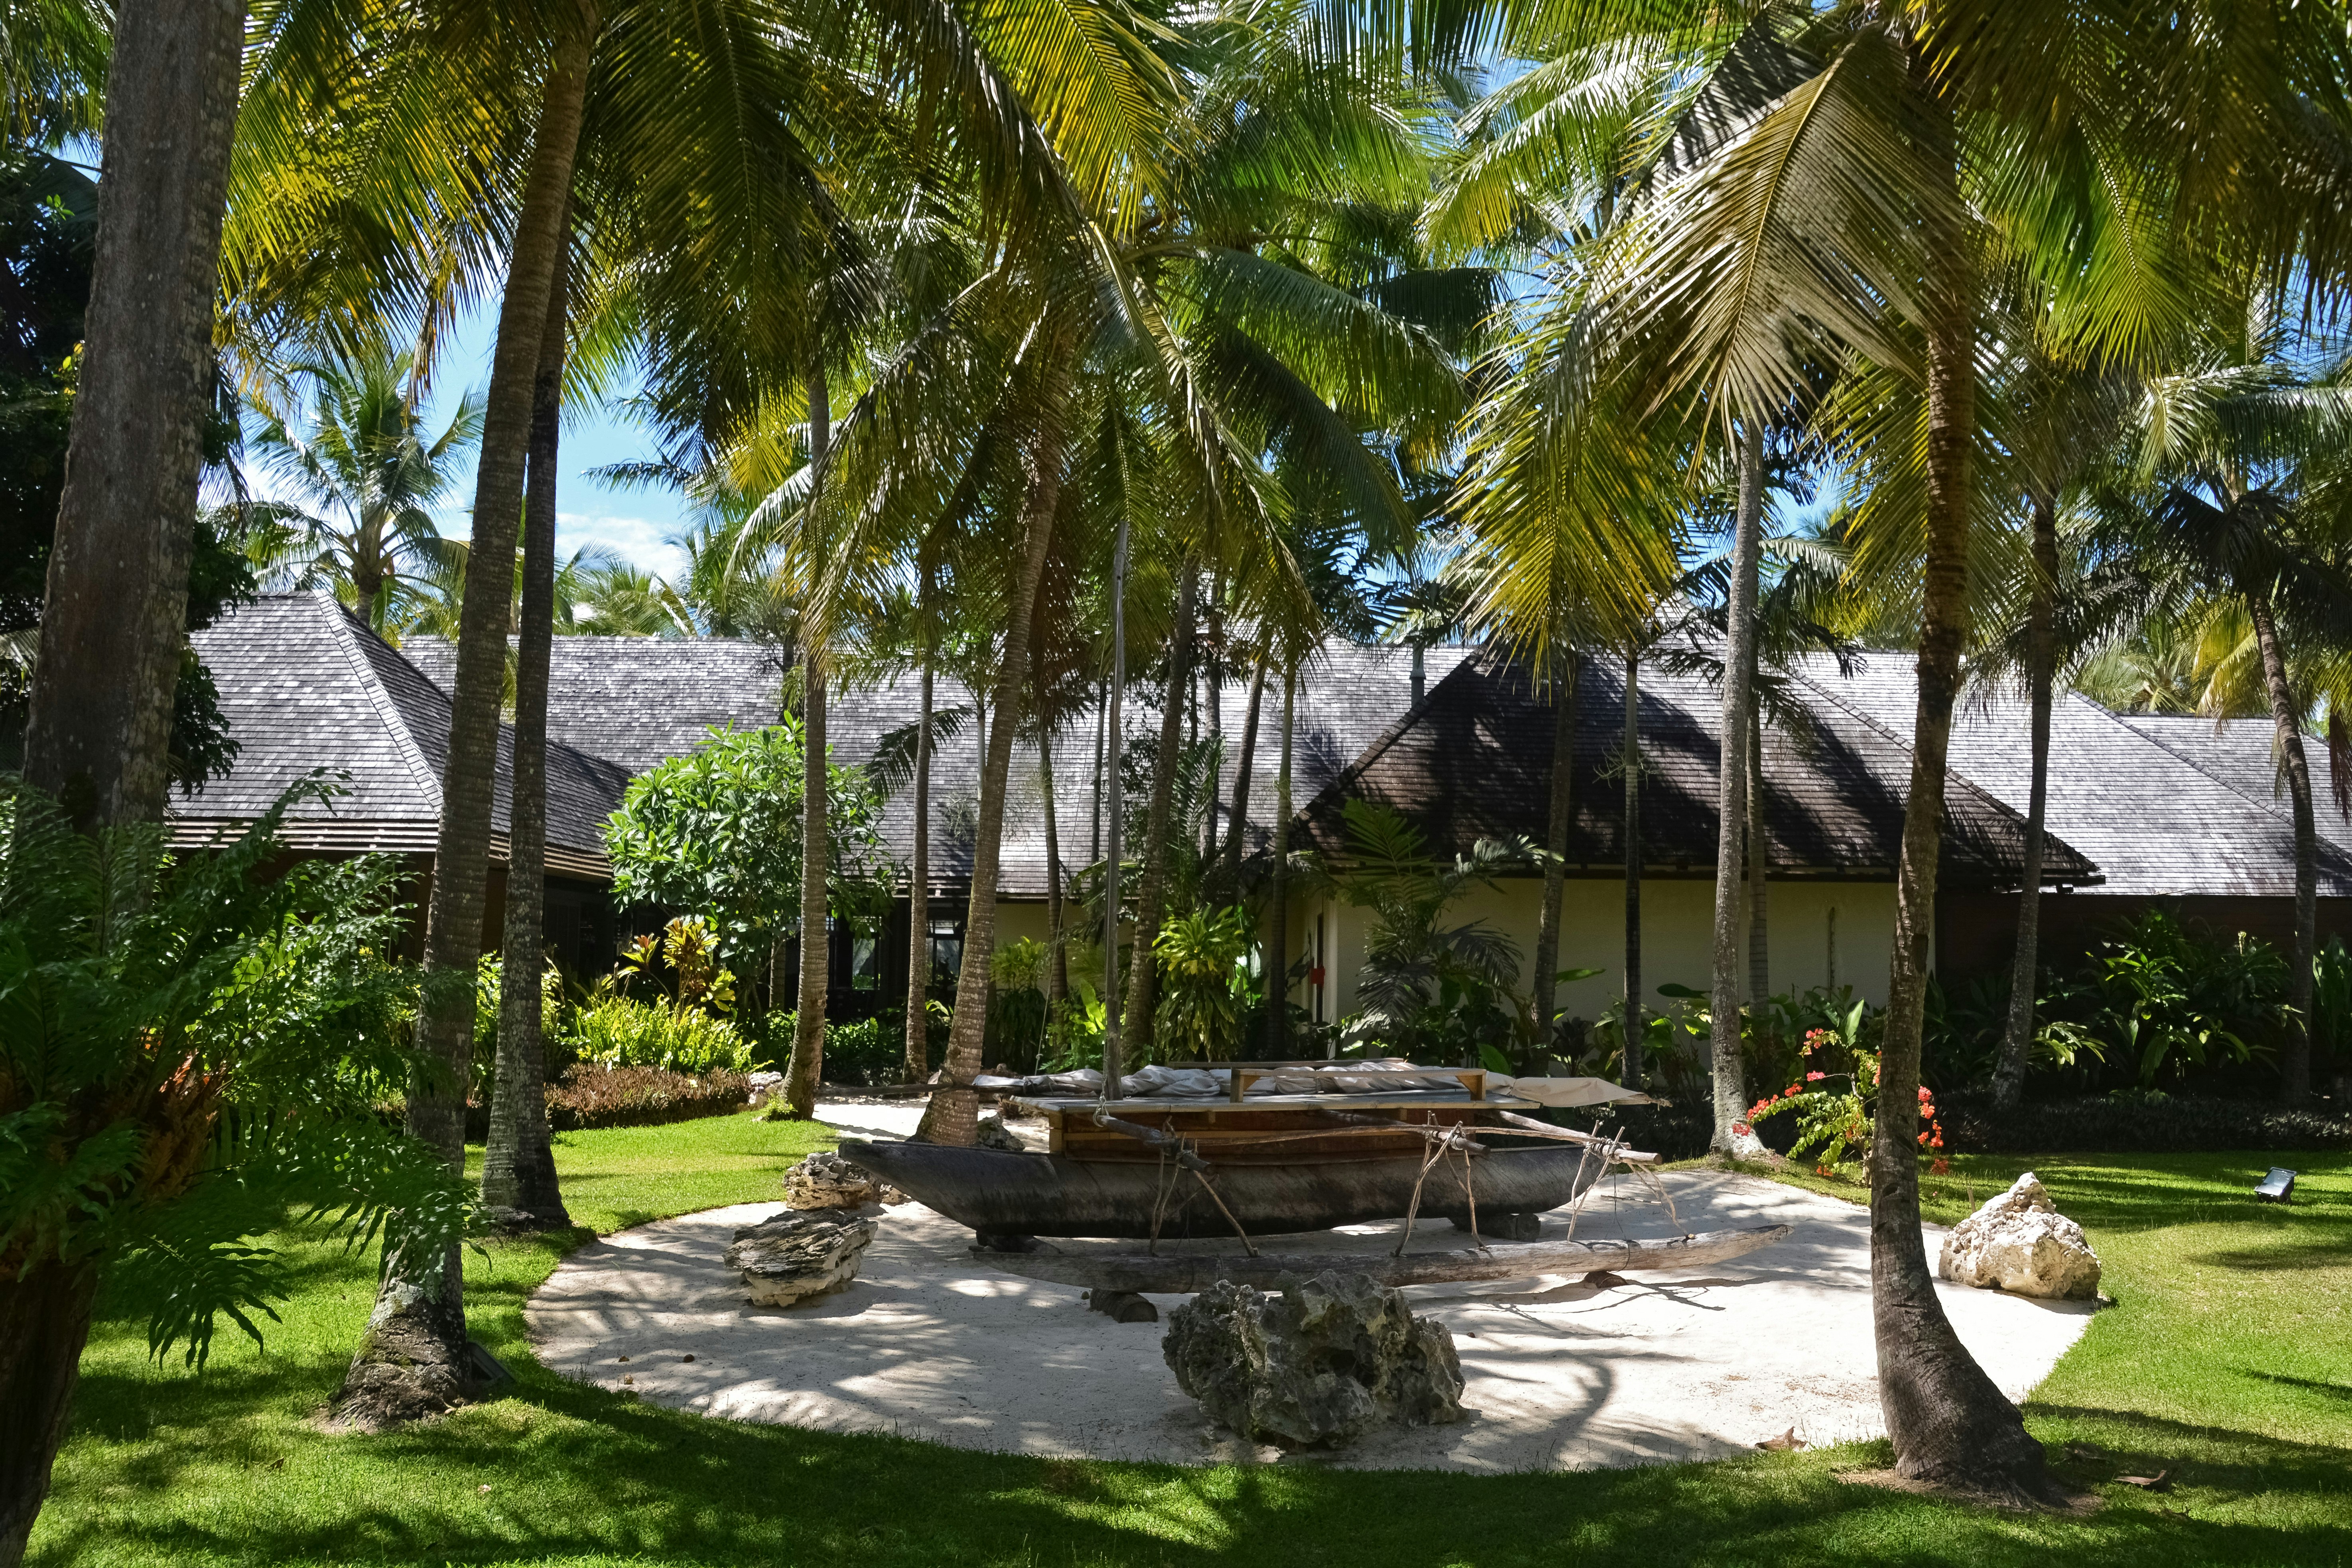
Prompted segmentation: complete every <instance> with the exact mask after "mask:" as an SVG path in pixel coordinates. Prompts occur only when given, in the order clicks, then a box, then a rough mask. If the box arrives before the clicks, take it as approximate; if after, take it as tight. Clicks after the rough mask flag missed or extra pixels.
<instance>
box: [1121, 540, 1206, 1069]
mask: <svg viewBox="0 0 2352 1568" xmlns="http://www.w3.org/2000/svg"><path fill="white" fill-rule="evenodd" d="M1196 575H1197V574H1196V573H1195V572H1194V571H1193V569H1192V563H1190V562H1187V563H1185V564H1184V565H1183V566H1182V568H1181V570H1180V571H1179V573H1178V576H1177V588H1176V633H1175V637H1174V640H1173V641H1172V642H1171V644H1170V646H1169V652H1168V660H1169V670H1168V704H1167V706H1166V708H1164V709H1163V710H1161V712H1160V754H1159V755H1158V756H1157V757H1154V758H1153V759H1152V763H1151V815H1150V819H1149V821H1150V826H1148V827H1147V828H1146V829H1145V830H1144V846H1143V880H1142V881H1141V882H1140V883H1139V885H1138V886H1137V888H1136V890H1135V951H1134V952H1133V954H1132V955H1131V956H1130V957H1129V961H1128V971H1127V1015H1126V1027H1125V1029H1124V1031H1123V1033H1124V1034H1125V1036H1126V1039H1127V1044H1128V1048H1129V1051H1130V1052H1131V1053H1132V1055H1133V1056H1134V1058H1135V1059H1137V1060H1138V1061H1142V1060H1148V1059H1149V1058H1150V1055H1151V1040H1152V1016H1151V1014H1152V1008H1153V1006H1154V1005H1156V1004H1157V1002H1158V1000H1159V994H1160V986H1159V978H1160V972H1159V965H1158V963H1157V961H1156V958H1157V955H1156V954H1155V953H1154V952H1152V944H1153V943H1154V942H1157V941H1158V940H1159V936H1160V903H1161V902H1162V901H1163V900H1165V899H1166V898H1167V895H1168V836H1169V830H1170V827H1171V823H1170V822H1169V818H1170V817H1171V816H1172V815H1173V814H1174V811H1175V795H1176V760H1177V755H1178V752H1179V750H1180V747H1181V742H1182V738H1183V731H1181V729H1180V728H1179V727H1178V726H1179V725H1180V724H1181V721H1182V720H1183V717H1184V710H1183V702H1182V699H1183V696H1184V693H1186V692H1188V691H1190V690H1191V689H1192V640H1193V615H1194V611H1193V606H1194V605H1195V604H1196V603H1197V602H1198V598H1197V591H1196V589H1195V587H1194V584H1193V579H1194V578H1195V576H1196Z"/></svg>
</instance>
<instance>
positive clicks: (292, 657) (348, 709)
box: [171, 594, 628, 881]
mask: <svg viewBox="0 0 2352 1568" xmlns="http://www.w3.org/2000/svg"><path fill="white" fill-rule="evenodd" d="M191 640H192V641H193V642H194V645H195V649H196V655H197V657H198V658H201V659H202V660H203V661H204V663H205V668H207V669H209V670H210V671H211V672H212V677H213V684H214V685H215V687H216V688H217V689H218V690H219V692H220V708H221V712H222V714H223V716H224V717H226V719H227V721H228V733H229V738H230V739H231V740H233V741H235V742H236V745H237V753H236V765H235V770H234V771H233V772H232V773H230V775H229V776H228V777H227V778H226V779H215V780H212V781H210V782H208V783H207V784H205V785H204V787H203V788H202V789H200V790H197V791H196V792H195V793H194V794H193V795H178V794H176V793H175V794H174V795H173V798H172V802H171V821H172V825H173V842H174V843H175V844H179V845H182V846H187V847H194V846H200V845H204V844H208V843H211V842H214V841H215V840H216V839H217V838H218V837H220V836H221V835H223V834H225V833H233V832H236V831H237V830H239V829H241V828H242V827H243V826H244V825H245V824H247V823H249V822H251V821H253V820H254V819H255V818H257V817H258V816H261V815H262V813H263V812H265V811H267V810H268V808H269V807H270V805H273V804H274V803H275V802H276V801H277V800H278V797H279V796H280V795H283V794H284V793H285V792H286V791H287V790H288V789H289V788H290V787H292V786H293V785H294V784H297V783H299V782H300V781H301V780H302V779H303V778H305V777H307V776H308V775H310V773H312V772H313V771H314V770H316V769H320V768H325V769H328V770H330V771H331V772H334V773H342V774H347V775H348V777H347V778H346V779H344V780H341V781H340V782H341V784H342V785H343V788H344V791H345V793H344V794H342V795H340V796H338V797H337V798H336V799H334V800H331V801H329V802H327V803H325V804H323V805H321V804H318V803H306V804H304V805H301V806H299V808H298V809H296V810H295V811H294V812H293V813H292V814H291V815H290V816H289V818H288V820H287V822H286V826H285V830H284V837H285V839H286V842H287V843H288V844H289V846H290V847H294V848H297V849H305V850H314V851H323V852H333V853H346V854H349V853H357V852H360V851H364V850H382V851H386V852H391V853H397V854H425V855H429V854H431V853H432V852H433V851H434V848H435V847H436V842H437V840H438V837H439V833H440V820H441V775H442V772H443V770H444V769H445V768H446V765H447V763H448V759H449V730H450V701H449V698H448V696H447V695H446V693H445V692H444V691H443V690H442V689H440V688H438V687H436V685H434V683H433V682H432V681H430V680H428V679H425V676H424V674H423V673H422V672H421V671H420V670H419V669H418V668H416V666H415V665H414V664H412V663H410V662H409V660H408V659H406V658H404V657H403V656H402V654H401V652H400V650H398V649H396V648H394V647H392V645H391V644H389V643H387V642H385V641H384V640H383V638H382V637H378V636H376V634H375V633H373V632H372V631H370V630H369V629H368V628H367V627H366V626H364V625H362V623H361V622H360V621H359V620H358V619H357V618H356V617H354V616H352V614H351V613H350V612H349V611H348V610H346V609H344V608H343V607H342V606H341V605H339V604H337V603H336V602H335V601H334V600H333V599H332V598H331V597H330V596H329V595H324V594H267V595H262V596H261V597H260V598H259V599H257V600H256V601H255V602H254V603H252V604H249V605H242V606H239V607H238V608H236V609H235V610H233V611H231V612H230V613H229V614H228V615H226V616H223V617H222V618H221V619H220V620H219V621H217V622H215V624H214V625H213V626H209V627H207V628H205V630H203V631H200V632H197V633H195V634H194V637H192V639H191ZM513 757H514V731H513V730H512V729H511V728H509V726H506V725H500V726H499V759H498V782H497V795H496V803H495V805H494V807H493V814H492V819H491V826H492V837H491V847H490V855H491V858H492V859H493V860H497V861H503V860H504V859H505V858H506V855H507V831H508V826H509V815H508V814H509V806H510V805H511V802H512V795H513V774H512V767H513ZM627 783H628V773H627V770H625V769H624V768H622V767H620V766H618V765H617V764H615V763H611V762H608V761H605V760H604V759H603V758H601V757H595V756H591V755H589V754H587V753H586V752H582V751H580V750H578V749H576V748H574V747H572V746H568V745H564V744H561V743H557V742H551V743H550V745H549V746H548V749H547V797H548V798H547V869H548V870H549V871H550V872H551V873H553V874H555V875H559V876H569V877H579V878H585V879H592V880H598V881H605V880H610V879H611V877H612V867H611V864H610V862H608V861H607V860H606V859H605V858H604V818H605V817H606V816H610V815H611V814H612V812H613V811H614V809H615V808H617V807H618V806H619V805H620V803H621V793H622V790H623V789H624V788H625V786H626V784H627Z"/></svg>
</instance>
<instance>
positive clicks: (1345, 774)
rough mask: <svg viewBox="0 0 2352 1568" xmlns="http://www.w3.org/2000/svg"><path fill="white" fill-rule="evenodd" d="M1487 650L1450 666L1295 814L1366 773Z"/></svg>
mask: <svg viewBox="0 0 2352 1568" xmlns="http://www.w3.org/2000/svg"><path fill="white" fill-rule="evenodd" d="M1357 646H1371V647H1377V646H1380V645H1377V644H1371V645H1357ZM1486 653H1487V650H1486V649H1485V648H1483V647H1480V648H1474V649H1472V650H1471V651H1470V653H1469V654H1468V656H1467V657H1465V658H1463V659H1462V660H1461V661H1460V662H1458V663H1456V664H1455V665H1454V668H1452V669H1449V670H1447V671H1446V672H1445V673H1444V675H1441V676H1439V677H1438V678H1437V683H1436V684H1435V685H1433V686H1431V687H1429V688H1428V689H1426V690H1424V691H1423V692H1422V694H1421V700H1420V701H1418V702H1415V703H1412V704H1410V705H1409V706H1407V707H1406V709H1405V710H1404V712H1403V714H1402V715H1401V716H1400V717H1399V718H1398V719H1397V721H1396V722H1394V723H1393V724H1391V725H1390V726H1389V727H1388V728H1387V729H1385V730H1383V731H1381V732H1380V734H1379V735H1378V736H1376V737H1374V739H1373V741H1372V743H1371V744H1370V745H1369V746H1366V747H1365V748H1364V749H1363V751H1362V752H1359V753H1358V754H1357V757H1356V760H1355V761H1354V762H1352V763H1349V764H1348V765H1347V766H1346V767H1344V768H1342V769H1340V770H1339V773H1337V774H1335V775H1333V777H1332V779H1331V782H1330V783H1328V784H1325V785H1324V786H1323V787H1322V788H1321V789H1319V790H1317V791H1316V792H1315V794H1314V795H1313V796H1312V797H1310V798H1309V799H1307V801H1305V802H1304V803H1302V804H1301V805H1299V806H1298V808H1297V811H1296V812H1295V813H1294V815H1296V816H1306V815H1307V812H1308V811H1310V810H1312V809H1314V807H1315V806H1317V805H1319V804H1321V802H1322V800H1323V798H1324V797H1325V796H1326V795H1333V794H1335V793H1337V792H1339V791H1342V790H1345V789H1346V788H1347V786H1348V785H1349V784H1353V783H1354V782H1355V781H1356V780H1357V779H1359V778H1360V777H1362V776H1363V773H1364V770H1365V769H1367V768H1369V767H1370V766H1371V765H1372V764H1373V763H1376V762H1378V761H1380V759H1381V756H1382V754H1384V753H1385V752H1387V751H1388V749H1389V748H1390V747H1391V746H1393V745H1395V744H1396V743H1397V742H1399V741H1401V740H1402V739H1403V738H1404V732H1405V731H1407V730H1410V729H1412V726H1413V725H1414V724H1415V723H1416V722H1417V721H1419V720H1420V718H1421V716H1422V714H1423V711H1425V710H1427V709H1428V707H1429V705H1430V704H1431V703H1432V702H1434V701H1435V700H1437V694H1438V693H1439V692H1440V691H1443V690H1444V689H1445V687H1446V686H1447V684H1448V683H1449V682H1451V681H1452V680H1454V678H1455V677H1457V676H1459V675H1460V674H1461V673H1462V672H1463V671H1464V670H1465V669H1468V668H1471V667H1472V666H1473V665H1476V664H1481V663H1484V662H1486Z"/></svg>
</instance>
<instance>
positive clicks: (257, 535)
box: [239, 341, 482, 631]
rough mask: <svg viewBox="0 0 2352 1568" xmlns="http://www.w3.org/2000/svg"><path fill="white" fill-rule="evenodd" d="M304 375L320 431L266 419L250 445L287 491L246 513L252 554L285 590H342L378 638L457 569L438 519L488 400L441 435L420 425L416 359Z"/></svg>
mask: <svg viewBox="0 0 2352 1568" xmlns="http://www.w3.org/2000/svg"><path fill="white" fill-rule="evenodd" d="M294 374H295V376H296V377H297V378H298V379H299V381H303V382H307V383H308V384H309V385H310V397H309V402H310V414H309V418H308V421H307V423H308V425H309V426H310V427H309V429H308V431H307V433H306V432H304V431H302V430H300V429H299V428H298V427H297V426H298V416H295V415H293V414H292V413H290V412H288V411H280V410H269V409H265V411H264V417H263V421H262V425H261V427H260V428H259V429H258V430H257V431H256V432H255V433H254V435H253V436H252V437H250V438H249V439H248V442H247V447H248V450H250V451H251V452H252V453H254V454H255V455H256V456H257V458H259V461H260V466H261V468H262V469H263V471H265V472H266V473H268V474H270V475H271V476H272V477H274V478H275V479H277V480H278V484H279V486H280V487H282V489H283V491H284V492H287V493H286V494H284V495H283V497H282V499H280V500H276V501H274V502H259V503H254V504H251V505H248V506H247V507H245V508H242V509H239V510H242V511H243V512H244V513H245V518H244V519H243V520H241V521H242V522H243V528H242V531H243V532H244V534H245V537H246V539H247V552H248V553H249V554H250V555H252V556H253V557H254V559H255V561H256V563H257V565H258V566H259V567H260V568H261V569H262V571H263V573H264V574H265V581H268V582H271V583H272V584H274V585H278V586H284V587H291V588H298V589H308V588H315V587H318V586H320V584H332V585H333V587H334V588H335V590H336V593H337V596H338V597H340V598H341V599H342V600H343V602H344V603H345V604H347V605H350V606H351V608H352V612H353V613H354V614H355V615H357V616H359V617H360V619H361V620H362V621H364V622H366V623H367V625H368V626H372V627H373V628H374V629H375V630H377V631H383V629H384V628H385V627H386V626H387V625H396V624H397V622H398V620H399V618H400V617H399V615H398V605H399V603H400V600H401V599H402V597H403V596H404V593H405V592H407V591H410V590H412V589H413V587H414V585H415V584H416V583H417V582H419V581H420V580H421V579H423V578H425V577H426V576H427V575H429V574H430V573H431V571H432V570H433V569H434V568H436V567H438V566H442V565H444V564H445V563H446V561H447V548H446V547H447V542H446V541H445V540H443V539H442V537H441V531H440V530H439V529H438V528H437V527H436V525H435V523H434V520H433V513H434V510H435V509H436V507H438V506H439V505H440V504H441V503H442V502H443V500H445V499H446V497H447V495H448V493H449V489H450V487H451V486H452V485H453V484H455V483H456V482H457V472H456V470H457V466H458V464H459V463H460V462H461V461H462V460H463V459H464V458H465V457H466V455H467V453H468V452H469V451H470V450H471V449H472V448H473V447H474V446H475V444H476V443H478V441H479V440H480V439H481V434H482V406H481V402H480V400H479V399H478V397H476V396H475V395H473V394H471V393H467V394H466V395H463V396H461V397H460V398H459V399H458V400H457V407H456V409H455V410H453V411H452V413H451V414H450V416H449V419H448V421H447V423H446V424H445V425H444V426H442V428H441V431H440V434H438V435H437V436H436V435H434V434H432V433H431V428H430V426H427V425H426V424H425V422H424V420H423V419H422V418H421V417H420V410H419V409H418V406H417V405H418V401H419V392H420V387H419V384H418V382H419V375H418V366H417V363H416V360H415V355H414V354H412V353H399V352H395V351H394V350H393V349H392V348H391V347H390V346H389V345H387V344H385V343H383V342H380V341H379V342H373V343H370V344H368V345H366V346H364V347H362V349H361V350H359V351H358V352H357V353H352V354H348V355H336V356H333V357H329V358H322V359H319V360H313V361H306V362H304V363H299V364H298V365H297V366H295V369H294Z"/></svg>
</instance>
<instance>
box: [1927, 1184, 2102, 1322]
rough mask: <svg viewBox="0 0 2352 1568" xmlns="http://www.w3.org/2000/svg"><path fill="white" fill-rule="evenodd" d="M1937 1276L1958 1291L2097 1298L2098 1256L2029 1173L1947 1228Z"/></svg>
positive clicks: (2078, 1298)
mask: <svg viewBox="0 0 2352 1568" xmlns="http://www.w3.org/2000/svg"><path fill="white" fill-rule="evenodd" d="M1936 1272H1937V1273H1938V1274H1940V1275H1942V1276H1943V1277H1944V1278H1945V1279H1953V1280H1958V1282H1959V1283H1960V1284H1963V1285H1975V1286H1978V1287H1980V1288H1982V1289H1993V1290H2007V1291H2009V1292H2011V1294H2013V1295H2019V1296H2041V1297H2045V1298H2048V1299H2050V1300H2074V1301H2083V1300H2090V1299H2091V1298H2093V1297H2095V1296H2096V1295H2097V1294H2098V1293H2099V1255H2098V1254H2097V1253H2095V1252H2094V1251H2092V1250H2091V1244H2090V1242H2089V1241H2088V1240H2087V1239H2086V1238H2085V1237H2084V1235H2083V1227H2082V1226H2079V1225H2076V1224H2075V1223H2074V1221H2073V1220H2071V1219H2068V1218H2067V1217H2066V1216H2065V1215H2062V1214H2060V1213H2059V1212H2058V1209H2057V1206H2056V1205H2053V1203H2052V1202H2051V1201H2050V1194H2048V1193H2047V1192H2045V1191H2043V1190H2042V1183H2041V1182H2040V1180H2038V1179H2037V1178H2036V1177H2035V1176H2034V1174H2033V1173H2032V1172H2031V1171H2028V1172H2026V1173H2025V1174H2023V1175H2021V1176H2020V1177H2018V1178H2017V1184H2016V1185H2014V1186H2012V1187H2011V1188H2010V1189H2009V1191H2007V1192H2005V1193H2003V1194H2000V1196H1999V1197H1997V1198H1995V1199H1993V1200H1992V1201H1991V1202H1990V1203H1988V1204H1986V1205H1984V1207H1982V1208H1980V1209H1979V1210H1977V1212H1976V1213H1974V1214H1972V1215H1969V1217H1968V1218H1966V1219H1964V1220H1962V1221H1960V1223H1959V1224H1958V1225H1957V1226H1953V1227H1952V1233H1951V1235H1949V1236H1948V1237H1945V1238H1944V1250H1943V1253H1942V1256H1941V1257H1939V1258H1937V1262H1936Z"/></svg>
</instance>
